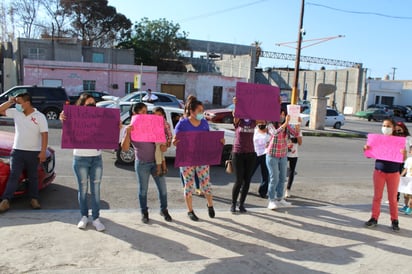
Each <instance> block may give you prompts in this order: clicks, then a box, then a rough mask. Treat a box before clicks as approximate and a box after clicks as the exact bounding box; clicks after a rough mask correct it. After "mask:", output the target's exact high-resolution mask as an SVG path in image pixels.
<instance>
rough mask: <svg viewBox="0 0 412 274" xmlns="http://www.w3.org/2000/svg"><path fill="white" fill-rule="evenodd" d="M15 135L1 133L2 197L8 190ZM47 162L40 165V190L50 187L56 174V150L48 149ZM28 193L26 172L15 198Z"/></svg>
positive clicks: (0, 176) (21, 178)
mask: <svg viewBox="0 0 412 274" xmlns="http://www.w3.org/2000/svg"><path fill="white" fill-rule="evenodd" d="M13 140H14V133H12V132H6V131H0V196H1V195H3V192H4V190H5V189H6V185H7V179H8V178H9V175H10V163H9V161H10V153H11V150H12V147H13ZM46 155H47V160H46V162H44V163H42V164H39V167H38V174H39V189H43V188H45V187H46V186H48V185H50V184H51V183H52V182H53V180H54V178H55V177H56V173H55V172H54V166H55V155H54V150H53V149H51V148H47V151H46ZM26 192H27V177H26V174H25V172H24V171H23V174H22V175H21V177H20V180H19V187H18V189H17V191H16V192H15V193H14V195H15V196H19V195H23V194H25V193H26Z"/></svg>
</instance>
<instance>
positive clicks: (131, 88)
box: [124, 82, 136, 94]
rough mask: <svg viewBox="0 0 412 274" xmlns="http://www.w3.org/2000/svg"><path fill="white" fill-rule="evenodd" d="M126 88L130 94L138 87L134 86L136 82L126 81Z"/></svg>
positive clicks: (126, 92) (126, 91)
mask: <svg viewBox="0 0 412 274" xmlns="http://www.w3.org/2000/svg"><path fill="white" fill-rule="evenodd" d="M124 90H125V94H129V93H131V92H133V91H136V89H135V88H134V83H133V82H126V83H125V87H124Z"/></svg>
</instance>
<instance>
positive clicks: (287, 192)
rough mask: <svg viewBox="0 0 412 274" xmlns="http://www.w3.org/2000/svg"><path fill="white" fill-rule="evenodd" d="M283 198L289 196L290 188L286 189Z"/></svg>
mask: <svg viewBox="0 0 412 274" xmlns="http://www.w3.org/2000/svg"><path fill="white" fill-rule="evenodd" d="M285 198H290V190H288V189H286V191H285Z"/></svg>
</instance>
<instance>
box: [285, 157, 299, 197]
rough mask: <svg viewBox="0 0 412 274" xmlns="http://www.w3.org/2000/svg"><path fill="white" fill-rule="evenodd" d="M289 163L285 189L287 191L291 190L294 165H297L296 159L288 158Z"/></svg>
mask: <svg viewBox="0 0 412 274" xmlns="http://www.w3.org/2000/svg"><path fill="white" fill-rule="evenodd" d="M288 161H289V174H288V177H289V178H288V185H287V187H286V189H287V190H290V189H291V188H292V184H293V180H294V179H295V170H296V164H297V163H298V158H297V157H288Z"/></svg>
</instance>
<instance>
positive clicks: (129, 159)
mask: <svg viewBox="0 0 412 274" xmlns="http://www.w3.org/2000/svg"><path fill="white" fill-rule="evenodd" d="M123 104H126V102H123ZM129 104H130V106H129V107H128V109H130V107H131V106H132V105H133V104H134V102H129ZM156 107H157V106H154V105H147V110H148V113H151V112H152V111H153V109H154V108H156ZM162 108H163V109H164V110H165V112H166V118H167V122H168V123H169V124H170V125H171V130H172V132H174V129H175V126H176V125H177V123H178V122H179V120H180V118H181V117H183V109H181V108H175V107H162ZM121 121H122V124H123V127H122V129H121V132H120V139H119V149H118V150H117V151H116V155H117V161H118V162H119V163H120V164H131V163H133V162H134V160H135V154H134V149H133V147H132V146H131V147H130V149H129V150H128V151H122V150H121V148H120V142H121V140H122V139H123V136H124V134H125V130H126V126H127V125H129V124H130V122H131V116H130V113H129V111H124V112H123V113H121ZM209 127H210V130H216V131H217V130H219V131H224V133H225V146H224V147H223V153H222V164H223V163H224V162H225V161H226V160H227V159H229V156H230V153H231V152H232V147H233V142H234V137H235V134H234V131H232V130H228V129H225V128H219V127H217V126H216V125H215V124H209ZM165 157H168V158H175V157H176V147H175V146H173V145H172V146H170V148H169V149H168V150H167V152H166V153H165Z"/></svg>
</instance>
